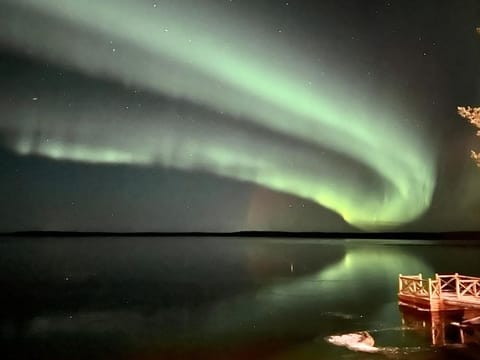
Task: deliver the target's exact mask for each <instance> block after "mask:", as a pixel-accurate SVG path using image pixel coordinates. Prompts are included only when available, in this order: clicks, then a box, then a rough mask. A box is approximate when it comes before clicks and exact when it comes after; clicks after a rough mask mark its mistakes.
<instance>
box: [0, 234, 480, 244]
mask: <svg viewBox="0 0 480 360" xmlns="http://www.w3.org/2000/svg"><path fill="white" fill-rule="evenodd" d="M112 236H115V237H226V238H231V237H244V238H299V239H300V238H303V239H358V240H390V239H391V240H437V241H448V240H451V241H458V240H465V241H472V242H477V241H478V242H480V232H475V231H459V232H438V233H434V232H353V233H347V232H287V231H285V232H284V231H238V232H77V231H18V232H4V233H0V237H39V238H40V237H112Z"/></svg>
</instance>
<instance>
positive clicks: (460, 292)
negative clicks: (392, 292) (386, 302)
mask: <svg viewBox="0 0 480 360" xmlns="http://www.w3.org/2000/svg"><path fill="white" fill-rule="evenodd" d="M398 292H399V293H400V294H404V295H414V296H418V297H426V298H430V299H432V298H435V299H438V298H442V295H454V296H456V297H457V298H460V297H465V296H474V297H480V278H478V277H473V276H465V275H459V274H453V275H438V274H435V279H430V278H429V279H423V278H422V274H418V275H402V274H400V275H399V276H398Z"/></svg>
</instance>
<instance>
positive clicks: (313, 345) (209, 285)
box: [0, 237, 480, 360]
mask: <svg viewBox="0 0 480 360" xmlns="http://www.w3.org/2000/svg"><path fill="white" fill-rule="evenodd" d="M472 244H473V243H472ZM479 259H480V247H478V246H473V245H470V246H467V245H465V243H462V244H461V245H460V244H457V245H442V244H438V243H437V244H435V243H434V242H428V241H399V240H393V241H392V240H383V241H379V240H371V241H368V240H313V239H308V240H302V239H264V238H262V239H259V238H185V237H183V238H182V237H170V238H169V237H159V238H155V237H146V238H135V237H131V238H129V237H119V238H108V237H97V238H93V237H91V238H87V237H86V238H82V237H79V238H13V237H12V238H8V237H4V238H2V239H0V286H1V298H2V306H1V309H0V311H1V317H0V346H1V347H0V357H1V358H2V359H89V360H91V359H135V360H142V359H173V360H175V359H322V360H323V359H352V360H355V359H383V358H385V359H480V345H478V344H475V343H472V344H467V345H462V344H460V342H461V341H460V338H459V336H458V334H457V332H456V331H457V329H456V328H452V327H451V326H450V322H451V321H458V320H461V317H462V314H453V315H452V318H448V319H445V320H444V322H441V323H440V324H437V323H436V324H435V325H434V327H433V328H432V326H431V319H430V316H429V314H424V315H423V316H419V315H418V314H416V313H411V312H402V311H400V309H399V307H398V305H397V298H396V294H397V290H398V274H399V273H403V274H418V273H422V274H423V276H424V277H428V276H432V275H433V274H434V273H436V272H437V273H455V272H458V273H463V274H465V275H473V276H480V260H479ZM356 331H368V332H369V333H370V334H371V335H372V336H373V337H374V339H375V345H376V346H378V347H380V348H382V349H383V350H382V351H380V352H379V353H375V354H371V353H365V352H357V351H352V350H349V349H347V348H345V347H341V346H335V345H333V344H331V343H329V342H327V341H326V338H327V337H329V336H331V335H339V334H347V333H352V332H356ZM434 343H436V344H434Z"/></svg>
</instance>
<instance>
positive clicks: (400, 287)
mask: <svg viewBox="0 0 480 360" xmlns="http://www.w3.org/2000/svg"><path fill="white" fill-rule="evenodd" d="M402 288H403V286H402V274H398V292H399V293H401V292H402Z"/></svg>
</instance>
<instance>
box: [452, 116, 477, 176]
mask: <svg viewBox="0 0 480 360" xmlns="http://www.w3.org/2000/svg"><path fill="white" fill-rule="evenodd" d="M457 111H458V114H459V115H460V116H461V117H463V118H465V119H467V120H468V122H469V123H470V124H472V125H475V126H476V127H477V129H480V107H471V106H459V107H457ZM477 136H478V137H480V130H477ZM470 157H471V158H472V159H473V160H475V162H476V163H477V166H478V167H480V153H476V152H475V151H473V150H470Z"/></svg>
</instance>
